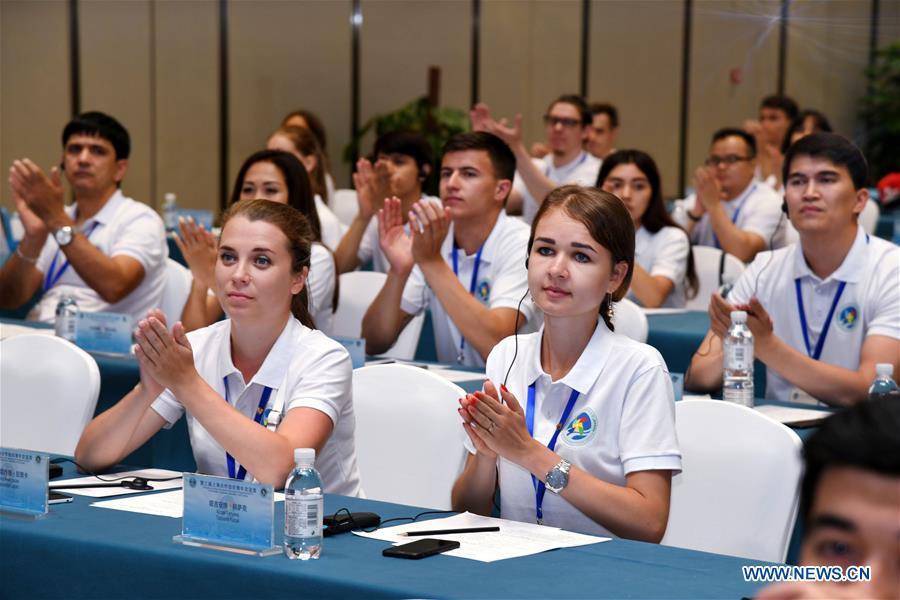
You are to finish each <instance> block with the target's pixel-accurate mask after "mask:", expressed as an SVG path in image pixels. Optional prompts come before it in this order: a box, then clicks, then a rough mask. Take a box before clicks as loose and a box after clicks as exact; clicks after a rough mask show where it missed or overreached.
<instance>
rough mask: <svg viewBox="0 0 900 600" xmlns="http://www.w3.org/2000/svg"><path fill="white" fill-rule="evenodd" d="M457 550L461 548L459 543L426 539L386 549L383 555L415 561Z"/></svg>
mask: <svg viewBox="0 0 900 600" xmlns="http://www.w3.org/2000/svg"><path fill="white" fill-rule="evenodd" d="M455 548H459V542H454V541H452V540H439V539H436V538H424V539H421V540H416V541H415V542H410V543H408V544H401V545H399V546H391V547H390V548H385V549H384V550H382V552H381V553H382V554H383V555H384V556H392V557H394V558H411V559H414V560H415V559H419V558H425V557H426V556H431V555H433V554H440V553H441V552H447V551H448V550H453V549H455Z"/></svg>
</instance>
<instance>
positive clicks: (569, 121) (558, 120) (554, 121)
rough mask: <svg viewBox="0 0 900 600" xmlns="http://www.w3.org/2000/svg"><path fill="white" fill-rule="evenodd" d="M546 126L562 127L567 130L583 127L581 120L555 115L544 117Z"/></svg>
mask: <svg viewBox="0 0 900 600" xmlns="http://www.w3.org/2000/svg"><path fill="white" fill-rule="evenodd" d="M544 125H549V126H550V127H556V126H557V125H562V126H563V127H565V128H567V129H571V128H573V127H581V119H573V118H571V117H554V116H553V115H544Z"/></svg>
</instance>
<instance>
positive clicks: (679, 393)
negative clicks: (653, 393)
mask: <svg viewBox="0 0 900 600" xmlns="http://www.w3.org/2000/svg"><path fill="white" fill-rule="evenodd" d="M669 377H671V378H672V391H673V392H674V393H675V402H679V401H680V400H681V398H682V397H683V396H684V373H669Z"/></svg>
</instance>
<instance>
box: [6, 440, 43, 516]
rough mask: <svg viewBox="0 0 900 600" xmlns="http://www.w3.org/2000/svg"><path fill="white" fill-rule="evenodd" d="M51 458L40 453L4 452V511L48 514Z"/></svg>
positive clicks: (13, 450) (8, 450)
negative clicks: (48, 483) (48, 484)
mask: <svg viewBox="0 0 900 600" xmlns="http://www.w3.org/2000/svg"><path fill="white" fill-rule="evenodd" d="M49 480H50V457H49V456H48V455H46V454H41V453H39V452H30V451H28V450H17V449H15V448H0V510H2V511H5V512H12V513H18V514H24V515H32V516H40V515H45V514H47V494H48V488H47V482H48V481H49Z"/></svg>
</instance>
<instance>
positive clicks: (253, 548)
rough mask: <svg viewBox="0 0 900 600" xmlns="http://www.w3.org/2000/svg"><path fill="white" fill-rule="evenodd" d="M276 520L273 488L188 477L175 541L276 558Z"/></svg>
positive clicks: (196, 475)
mask: <svg viewBox="0 0 900 600" xmlns="http://www.w3.org/2000/svg"><path fill="white" fill-rule="evenodd" d="M274 517H275V493H274V490H273V488H272V486H271V485H263V484H261V483H250V482H247V481H241V480H238V479H228V478H227V477H214V476H212V475H199V474H197V473H185V474H184V515H183V517H182V521H181V535H180V536H175V538H174V540H175V541H176V542H178V543H183V544H187V545H193V546H214V547H219V548H220V549H225V550H228V549H235V550H238V551H240V550H244V551H250V553H254V554H260V555H268V554H275V553H278V552H280V550H279V549H278V548H276V547H275V530H274Z"/></svg>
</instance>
